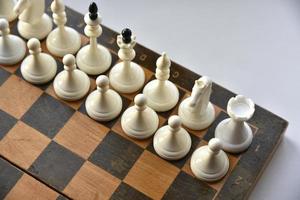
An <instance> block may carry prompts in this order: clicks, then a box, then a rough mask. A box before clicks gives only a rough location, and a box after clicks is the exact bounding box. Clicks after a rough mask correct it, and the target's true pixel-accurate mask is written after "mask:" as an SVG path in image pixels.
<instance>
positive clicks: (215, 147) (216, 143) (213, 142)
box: [208, 138, 222, 153]
mask: <svg viewBox="0 0 300 200" xmlns="http://www.w3.org/2000/svg"><path fill="white" fill-rule="evenodd" d="M208 147H209V149H210V150H211V151H212V152H215V153H217V152H219V151H220V150H221V149H222V143H221V141H220V140H219V139H218V138H212V139H210V140H209V142H208Z"/></svg>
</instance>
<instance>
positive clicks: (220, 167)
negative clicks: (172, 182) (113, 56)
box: [190, 138, 229, 182]
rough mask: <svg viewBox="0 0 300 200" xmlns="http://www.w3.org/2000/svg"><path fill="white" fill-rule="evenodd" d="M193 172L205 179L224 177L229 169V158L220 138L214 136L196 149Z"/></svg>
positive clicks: (192, 162)
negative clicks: (206, 143)
mask: <svg viewBox="0 0 300 200" xmlns="http://www.w3.org/2000/svg"><path fill="white" fill-rule="evenodd" d="M190 165H191V170H192V172H193V174H194V175H195V176H196V177H197V178H198V179H200V180H203V181H208V182H212V181H217V180H220V179H221V178H223V177H224V176H225V175H226V173H227V172H228V169H229V160H228V157H227V155H226V153H225V152H224V151H223V150H222V145H221V142H220V140H219V139H216V138H213V139H211V140H210V141H209V143H208V145H205V146H202V147H200V148H198V149H196V150H195V152H194V153H193V155H192V157H191V163H190Z"/></svg>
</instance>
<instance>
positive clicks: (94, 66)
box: [76, 2, 111, 75]
mask: <svg viewBox="0 0 300 200" xmlns="http://www.w3.org/2000/svg"><path fill="white" fill-rule="evenodd" d="M84 21H85V23H86V24H87V26H86V27H85V28H84V33H85V35H86V36H88V37H89V38H90V44H89V45H86V46H84V47H83V48H81V49H80V50H79V52H78V53H77V57H76V61H77V65H78V67H79V69H81V70H82V71H84V72H85V73H87V74H89V75H98V74H101V73H103V72H105V71H107V70H108V68H109V67H110V65H111V54H110V52H109V51H108V49H107V48H106V47H104V46H102V45H100V44H98V43H97V38H98V37H99V36H100V35H101V34H102V28H101V26H100V23H101V21H102V19H101V16H100V15H99V13H98V8H97V5H96V4H95V3H94V2H93V3H92V4H91V5H90V6H89V13H87V14H86V15H85V16H84Z"/></svg>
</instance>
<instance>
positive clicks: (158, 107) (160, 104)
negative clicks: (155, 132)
mask: <svg viewBox="0 0 300 200" xmlns="http://www.w3.org/2000/svg"><path fill="white" fill-rule="evenodd" d="M156 66H157V68H156V71H155V77H156V80H153V81H150V82H149V83H148V84H147V85H146V86H145V87H144V90H143V93H144V94H145V96H146V97H147V100H148V106H149V107H151V108H153V109H154V110H155V111H157V112H164V111H168V110H170V109H172V108H173V107H174V106H175V105H176V104H177V102H178V100H179V92H178V89H177V87H176V86H175V84H174V83H172V82H171V81H169V80H168V79H169V77H170V66H171V61H170V59H169V58H168V56H167V54H166V53H162V56H161V57H159V58H158V59H157V61H156Z"/></svg>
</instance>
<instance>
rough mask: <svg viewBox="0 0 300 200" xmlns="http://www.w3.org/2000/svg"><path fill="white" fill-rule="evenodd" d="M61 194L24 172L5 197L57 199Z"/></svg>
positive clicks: (28, 199)
mask: <svg viewBox="0 0 300 200" xmlns="http://www.w3.org/2000/svg"><path fill="white" fill-rule="evenodd" d="M58 196H59V194H58V193H57V192H55V191H54V190H52V189H50V188H49V187H47V186H46V185H44V184H42V183H40V182H39V181H37V180H36V179H34V178H33V177H31V176H28V175H27V174H24V175H23V176H22V177H21V178H20V180H19V181H18V182H17V183H16V185H15V186H14V188H12V190H11V191H10V192H9V193H8V195H7V196H6V197H5V200H16V199H22V200H33V199H43V200H55V199H56V198H57V197H58Z"/></svg>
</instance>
